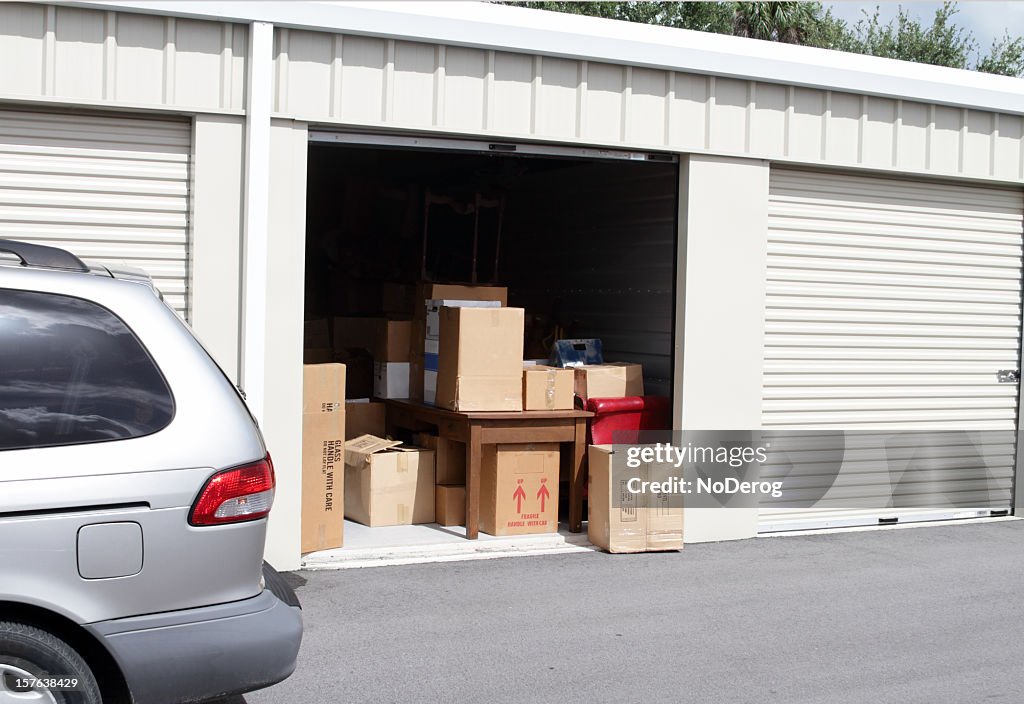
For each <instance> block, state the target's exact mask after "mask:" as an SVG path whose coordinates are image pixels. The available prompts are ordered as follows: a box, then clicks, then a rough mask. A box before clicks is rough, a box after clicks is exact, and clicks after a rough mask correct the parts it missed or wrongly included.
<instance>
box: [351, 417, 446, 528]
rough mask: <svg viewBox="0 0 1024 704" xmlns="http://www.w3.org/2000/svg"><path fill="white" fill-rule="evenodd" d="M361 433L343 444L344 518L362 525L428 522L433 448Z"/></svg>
mask: <svg viewBox="0 0 1024 704" xmlns="http://www.w3.org/2000/svg"><path fill="white" fill-rule="evenodd" d="M399 445H401V443H400V442H398V441H396V440H384V439H383V438H378V437H374V436H373V435H361V436H360V437H358V438H354V439H352V440H349V441H347V442H346V443H345V518H348V519H351V520H353V521H356V522H358V523H362V524H364V525H367V526H403V525H411V524H414V523H433V522H434V452H433V450H425V449H423V448H414V447H399Z"/></svg>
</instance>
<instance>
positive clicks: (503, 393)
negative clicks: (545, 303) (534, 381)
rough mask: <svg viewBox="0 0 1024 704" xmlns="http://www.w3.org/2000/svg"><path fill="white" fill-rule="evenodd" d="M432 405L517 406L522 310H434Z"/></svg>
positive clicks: (520, 400)
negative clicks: (435, 364) (435, 356)
mask: <svg viewBox="0 0 1024 704" xmlns="http://www.w3.org/2000/svg"><path fill="white" fill-rule="evenodd" d="M438 316H439V318H440V340H439V350H438V372H437V398H436V401H435V402H436V404H437V405H438V406H440V407H442V408H447V409H450V410H453V411H521V410H522V408H523V309H522V308H448V307H443V308H441V309H440V311H439V313H438Z"/></svg>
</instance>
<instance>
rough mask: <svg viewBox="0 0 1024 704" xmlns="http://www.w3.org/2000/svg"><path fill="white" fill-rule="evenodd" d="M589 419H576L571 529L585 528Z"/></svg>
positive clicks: (570, 503) (570, 496) (578, 530)
mask: <svg viewBox="0 0 1024 704" xmlns="http://www.w3.org/2000/svg"><path fill="white" fill-rule="evenodd" d="M586 453H587V421H586V420H585V419H582V418H581V419H579V420H577V421H576V441H575V442H574V443H573V457H572V468H571V471H572V475H571V476H570V478H569V530H570V531H572V532H573V533H579V532H581V531H582V530H583V488H584V482H586V474H585V472H584V469H585V462H584V461H585V460H586V457H587V455H586Z"/></svg>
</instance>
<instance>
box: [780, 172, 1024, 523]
mask: <svg viewBox="0 0 1024 704" xmlns="http://www.w3.org/2000/svg"><path fill="white" fill-rule="evenodd" d="M1022 211H1024V199H1022V193H1021V191H1020V190H1016V189H1004V188H995V187H983V186H974V185H953V184H947V183H931V182H920V181H910V180H901V179H893V178H881V177H876V176H852V175H839V174H831V173H821V172H811V171H801V170H792V169H774V168H773V170H772V174H771V181H770V209H769V231H768V276H767V305H766V319H765V325H766V336H765V374H764V400H763V413H762V423H763V426H764V427H765V428H766V429H773V428H776V429H783V428H785V429H812V430H826V429H848V430H854V429H862V430H872V431H879V435H878V436H879V437H884V436H885V434H886V433H887V432H889V431H906V430H921V431H941V432H939V433H938V435H937V436H941V437H943V438H947V440H942V441H939V442H938V443H937V444H938V445H940V446H941V447H939V448H935V447H931V448H930V449H929V452H930V459H929V462H930V465H929V466H930V472H929V480H930V481H929V491H932V492H934V491H935V489H936V482H938V486H939V488H940V489H941V491H942V493H943V495H945V496H952V497H954V498H955V499H958V500H956V501H954V502H953V503H955V504H956V505H957V506H960V507H961V509H960V510H957V511H953V512H952V515H953V516H968V515H988V514H990V513H991V512H998V511H1003V510H1007V509H1009V508H1010V503H1011V495H1012V483H1013V467H1014V461H1015V453H1016V442H1015V440H1016V429H1017V395H1018V386H1017V384H1016V383H1015V382H1014V378H1015V377H1014V374H1013V372H1016V371H1017V370H1019V369H1020V344H1021V340H1020V335H1021V246H1022V237H1021V232H1022V230H1021V228H1022ZM1000 372H1004V373H1003V374H1002V375H1001V374H1000ZM1005 372H1011V373H1010V374H1006V373H1005ZM1018 374H1019V372H1018ZM950 431H952V432H950ZM972 433H973V434H972ZM979 433H984V434H985V436H986V437H985V440H984V448H983V449H982V450H981V451H979V445H980V443H979V442H977V441H976V439H975V436H976V435H977V434H979ZM833 437H835V438H838V442H840V443H842V442H844V440H843V434H842V433H838V434H835V435H834V436H833ZM948 438H953V439H948ZM955 438H963V440H962V441H960V440H956V439H955ZM818 442H819V443H820V442H821V441H820V440H819V441H818ZM845 442H847V443H848V444H847V446H846V447H845V448H843V447H839V448H835V449H836V451H837V452H839V453H840V454H839V455H838V456H839V457H843V460H842V469H841V470H840V474H841V475H842V476H841V477H840V481H836V478H835V477H834V476H828V475H827V473H825V474H821V473H820V472H821V467H820V466H819V465H817V464H814V463H809V464H808V465H806V466H803V465H801V464H800V463H799V462H798V461H794V462H792V463H788V464H787V466H786V467H784V468H783V467H774V468H773V467H766V470H765V471H766V472H767V474H768V475H772V473H773V472H777V473H778V476H777V477H776V478H779V479H782V478H785V479H786V481H787V482H791V485H792V486H796V487H805V488H808V489H817V490H819V491H821V492H826V490H827V492H831V493H824V495H825V497H826V498H829V497H831V498H832V499H833V500H832V501H829V500H825V501H821V502H818V503H817V504H816V505H814V506H809V507H804V508H793V507H792V506H772V504H771V503H770V502H763V503H762V508H761V511H760V529H761V531H762V532H770V531H777V530H791V529H798V528H812V527H827V526H841V525H856V524H868V523H877V522H879V521H881V522H892V521H895V520H900V521H905V520H914V519H918V520H922V519H929V518H940V517H947V514H949V510H948V508H947V507H945V506H943V507H939V506H930V505H929V504H928V500H927V499H922V500H920V501H914V500H913V498H914V497H913V496H907V495H904V496H902V497H901V499H900V500H898V501H890V502H889V506H888V507H884V508H881V509H880V508H877V507H872V508H859V505H860V503H866V504H867V503H872V501H875V502H878V501H880V502H881V503H883V504H884V503H885V498H886V497H888V496H889V495H890V494H891V491H892V487H891V481H892V472H891V468H887V467H885V466H879V463H878V462H877V461H867V460H864V459H863V458H865V457H871V456H872V455H871V454H870V453H867V454H863V455H860V456H858V452H859V451H860V450H862V449H864V448H860V449H858V448H856V447H854V446H855V445H856V442H852V443H850V442H849V441H848V440H847V441H845ZM946 445H948V446H946ZM890 449H891V448H890ZM844 452H845V456H844V455H843V453H844ZM859 457H860V459H859ZM882 464H883V465H884V463H882ZM933 470H934V471H933ZM816 482H818V483H823V482H828V483H829V485H828V486H825V485H822V486H815V483H816ZM908 486H910V489H906V488H904V489H903V491H904V492H906V491H912V490H913V485H908ZM880 497H881V498H880ZM943 503H945V502H943ZM872 506H875V504H872Z"/></svg>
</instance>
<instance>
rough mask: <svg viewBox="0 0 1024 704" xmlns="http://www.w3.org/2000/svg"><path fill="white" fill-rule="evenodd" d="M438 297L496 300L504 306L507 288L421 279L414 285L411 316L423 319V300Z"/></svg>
mask: <svg viewBox="0 0 1024 704" xmlns="http://www.w3.org/2000/svg"><path fill="white" fill-rule="evenodd" d="M440 298H447V299H449V300H461V301H498V302H499V303H501V305H502V306H506V305H508V289H507V288H505V287H504V286H463V285H461V284H435V283H429V282H426V281H421V282H420V283H419V284H417V286H416V300H415V301H414V305H415V310H414V311H413V318H415V319H418V320H423V319H425V318H426V312H427V311H426V307H425V302H426V301H429V300H431V299H440Z"/></svg>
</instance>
